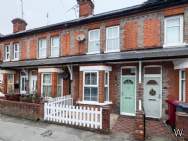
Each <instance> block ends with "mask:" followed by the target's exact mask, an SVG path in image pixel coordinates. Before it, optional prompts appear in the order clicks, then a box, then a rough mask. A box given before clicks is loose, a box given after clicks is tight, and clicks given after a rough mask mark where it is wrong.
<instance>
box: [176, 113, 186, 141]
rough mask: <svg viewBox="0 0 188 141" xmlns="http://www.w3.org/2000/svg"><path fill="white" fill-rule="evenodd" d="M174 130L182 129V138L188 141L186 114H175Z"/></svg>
mask: <svg viewBox="0 0 188 141" xmlns="http://www.w3.org/2000/svg"><path fill="white" fill-rule="evenodd" d="M176 129H180V130H181V129H183V137H184V138H185V139H186V140H188V114H187V113H181V112H177V113H176Z"/></svg>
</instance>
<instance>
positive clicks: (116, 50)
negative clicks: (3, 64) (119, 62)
mask: <svg viewBox="0 0 188 141" xmlns="http://www.w3.org/2000/svg"><path fill="white" fill-rule="evenodd" d="M113 28H117V29H118V32H117V36H116V37H109V35H108V30H111V29H113ZM114 39H117V40H118V45H117V47H118V48H116V49H113V50H109V49H108V41H109V40H114ZM110 52H120V27H119V25H118V26H111V27H107V28H106V51H105V53H110Z"/></svg>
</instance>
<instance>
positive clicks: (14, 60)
mask: <svg viewBox="0 0 188 141" xmlns="http://www.w3.org/2000/svg"><path fill="white" fill-rule="evenodd" d="M11 61H13V62H16V61H19V59H12V60H11Z"/></svg>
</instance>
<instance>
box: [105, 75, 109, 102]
mask: <svg viewBox="0 0 188 141" xmlns="http://www.w3.org/2000/svg"><path fill="white" fill-rule="evenodd" d="M104 77H105V78H104V94H105V101H109V72H105V75H104Z"/></svg>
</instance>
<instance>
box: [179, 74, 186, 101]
mask: <svg viewBox="0 0 188 141" xmlns="http://www.w3.org/2000/svg"><path fill="white" fill-rule="evenodd" d="M182 73H184V75H185V77H184V78H183V75H182ZM182 81H184V85H185V86H184V89H185V90H182ZM182 91H184V94H182ZM179 101H182V102H185V101H186V72H185V70H179Z"/></svg>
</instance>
